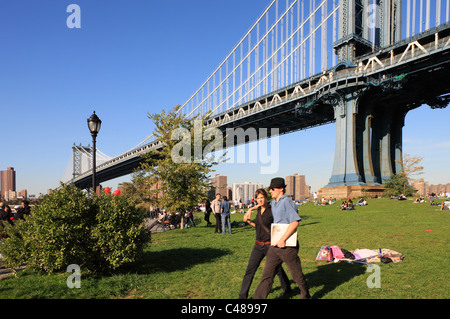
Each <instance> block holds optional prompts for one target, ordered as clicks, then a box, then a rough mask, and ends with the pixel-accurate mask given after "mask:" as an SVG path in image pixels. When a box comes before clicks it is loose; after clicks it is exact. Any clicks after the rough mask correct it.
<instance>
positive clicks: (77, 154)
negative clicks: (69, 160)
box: [72, 143, 92, 179]
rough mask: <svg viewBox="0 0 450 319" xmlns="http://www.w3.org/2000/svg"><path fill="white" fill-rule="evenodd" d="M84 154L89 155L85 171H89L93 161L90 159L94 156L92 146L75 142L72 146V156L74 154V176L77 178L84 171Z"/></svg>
mask: <svg viewBox="0 0 450 319" xmlns="http://www.w3.org/2000/svg"><path fill="white" fill-rule="evenodd" d="M83 155H84V156H87V158H88V160H87V169H86V170H84V171H88V170H90V169H92V164H91V163H92V162H91V160H89V159H90V158H92V147H91V146H90V145H88V146H81V144H80V145H79V146H76V145H75V143H74V144H73V146H72V156H73V178H74V179H75V178H76V177H77V176H79V175H81V174H82V173H83V163H84V161H83Z"/></svg>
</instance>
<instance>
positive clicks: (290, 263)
mask: <svg viewBox="0 0 450 319" xmlns="http://www.w3.org/2000/svg"><path fill="white" fill-rule="evenodd" d="M269 190H270V194H271V195H272V198H273V200H272V202H271V207H272V215H273V222H274V223H280V224H288V227H287V230H286V231H285V233H284V234H283V235H282V236H281V238H280V239H279V241H278V242H277V243H276V244H275V245H274V246H270V248H269V251H268V253H267V258H266V265H265V267H264V270H263V273H262V277H261V282H260V283H259V285H258V287H257V288H256V291H255V294H254V295H253V299H265V298H267V295H268V294H269V292H270V290H271V289H272V285H273V279H274V277H275V273H276V270H277V267H278V266H279V265H281V263H283V262H284V263H285V264H286V266H287V267H288V269H289V272H290V273H291V276H292V278H293V279H294V281H295V283H296V284H297V285H298V287H299V288H300V298H301V299H310V298H311V296H310V294H309V289H308V286H307V283H306V279H305V276H304V275H303V271H302V265H301V261H300V258H299V257H298V241H297V244H296V246H295V247H287V246H286V240H287V239H288V238H289V237H290V236H291V235H292V234H293V233H294V232H296V231H297V227H298V225H299V222H300V221H301V218H300V216H299V215H298V209H297V206H296V205H295V203H294V202H293V201H292V200H291V199H290V198H289V196H288V195H285V191H286V184H285V182H284V178H282V177H276V178H273V179H272V180H271V181H270V186H269Z"/></svg>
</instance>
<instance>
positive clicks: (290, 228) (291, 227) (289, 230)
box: [275, 221, 298, 248]
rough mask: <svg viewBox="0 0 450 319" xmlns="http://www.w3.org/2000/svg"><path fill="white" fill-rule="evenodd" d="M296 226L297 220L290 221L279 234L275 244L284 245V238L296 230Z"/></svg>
mask: <svg viewBox="0 0 450 319" xmlns="http://www.w3.org/2000/svg"><path fill="white" fill-rule="evenodd" d="M297 227H298V221H295V222H292V223H290V224H289V226H288V228H287V229H286V231H285V232H284V234H283V236H281V238H280V240H279V241H278V242H277V243H276V245H275V246H278V247H279V248H284V247H286V240H287V239H288V238H289V237H290V236H291V235H292V234H293V233H294V232H295V231H296V230H297Z"/></svg>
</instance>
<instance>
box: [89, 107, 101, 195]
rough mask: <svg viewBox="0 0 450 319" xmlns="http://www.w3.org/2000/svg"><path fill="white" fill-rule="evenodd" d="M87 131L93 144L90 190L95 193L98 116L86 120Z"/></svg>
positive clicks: (94, 115) (99, 121) (99, 124)
mask: <svg viewBox="0 0 450 319" xmlns="http://www.w3.org/2000/svg"><path fill="white" fill-rule="evenodd" d="M87 123H88V127H89V131H91V135H92V144H93V150H92V188H93V189H94V192H96V182H95V167H96V160H95V151H96V146H95V142H96V141H95V140H96V138H97V134H98V132H99V131H100V126H101V125H102V121H101V120H100V119H99V118H98V116H97V115H96V114H95V111H94V114H92V115H91V117H90V118H88V120H87Z"/></svg>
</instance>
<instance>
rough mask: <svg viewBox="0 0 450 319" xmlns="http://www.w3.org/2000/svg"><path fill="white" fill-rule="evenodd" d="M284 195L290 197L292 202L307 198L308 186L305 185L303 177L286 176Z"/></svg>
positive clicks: (296, 175)
mask: <svg viewBox="0 0 450 319" xmlns="http://www.w3.org/2000/svg"><path fill="white" fill-rule="evenodd" d="M286 194H287V195H291V196H292V197H293V199H294V200H304V199H307V198H309V196H310V194H309V185H306V181H305V175H298V174H294V175H289V176H286Z"/></svg>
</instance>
